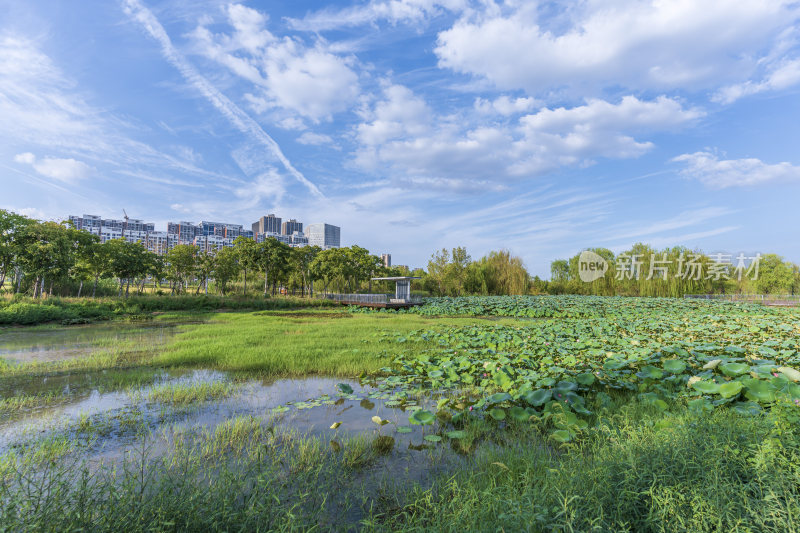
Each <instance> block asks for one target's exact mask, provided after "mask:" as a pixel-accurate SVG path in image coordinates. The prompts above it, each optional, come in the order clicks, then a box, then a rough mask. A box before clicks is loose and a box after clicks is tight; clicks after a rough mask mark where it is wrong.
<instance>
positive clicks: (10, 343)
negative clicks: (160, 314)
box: [0, 322, 177, 364]
mask: <svg viewBox="0 0 800 533" xmlns="http://www.w3.org/2000/svg"><path fill="white" fill-rule="evenodd" d="M176 325H177V324H174V323H162V322H147V323H143V324H130V323H110V324H99V325H94V324H93V325H87V326H65V327H41V328H8V329H5V330H0V359H2V360H5V361H6V362H7V363H10V364H20V363H32V362H51V361H59V360H63V359H68V358H73V357H83V356H86V355H89V354H92V353H94V352H97V351H99V350H103V349H109V348H116V347H119V346H121V345H130V346H135V347H139V348H141V347H154V348H155V347H158V346H160V345H163V344H164V343H165V342H166V341H167V340H169V338H171V337H172V336H173V335H174V334H175V330H176Z"/></svg>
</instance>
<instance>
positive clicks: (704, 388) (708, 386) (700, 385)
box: [692, 380, 719, 394]
mask: <svg viewBox="0 0 800 533" xmlns="http://www.w3.org/2000/svg"><path fill="white" fill-rule="evenodd" d="M692 388H693V389H694V390H696V391H697V392H701V393H703V394H716V393H718V392H719V385H717V384H716V383H714V382H713V381H704V380H700V381H696V382H694V383H692Z"/></svg>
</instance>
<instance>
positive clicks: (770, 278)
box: [755, 254, 794, 294]
mask: <svg viewBox="0 0 800 533" xmlns="http://www.w3.org/2000/svg"><path fill="white" fill-rule="evenodd" d="M793 282H794V273H793V272H792V265H791V263H787V262H785V261H784V260H783V258H782V257H781V256H779V255H776V254H766V255H764V256H762V257H761V261H760V262H759V265H758V279H756V280H755V286H756V289H757V290H758V292H760V293H762V294H777V293H783V294H785V293H787V292H789V291H791V290H792V284H793Z"/></svg>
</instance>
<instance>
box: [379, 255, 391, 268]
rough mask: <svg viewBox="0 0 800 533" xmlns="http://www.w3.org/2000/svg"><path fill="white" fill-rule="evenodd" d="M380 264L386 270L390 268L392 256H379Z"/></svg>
mask: <svg viewBox="0 0 800 533" xmlns="http://www.w3.org/2000/svg"><path fill="white" fill-rule="evenodd" d="M381 263H383V266H385V267H386V268H390V267H391V266H392V254H381Z"/></svg>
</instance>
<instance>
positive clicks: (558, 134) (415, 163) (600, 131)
mask: <svg viewBox="0 0 800 533" xmlns="http://www.w3.org/2000/svg"><path fill="white" fill-rule="evenodd" d="M509 102H511V101H510V100H509ZM702 115H703V112H702V111H701V110H698V109H695V108H688V109H687V108H684V107H683V106H682V105H681V103H680V102H678V101H677V100H674V99H670V98H667V97H664V96H661V97H658V98H656V99H654V100H651V101H644V100H639V99H637V98H636V97H633V96H626V97H624V98H622V100H621V101H620V102H619V103H616V104H615V103H610V102H606V101H604V100H589V101H588V102H587V103H586V104H585V105H582V106H576V107H572V108H557V109H549V108H542V109H540V110H539V111H537V112H536V113H533V114H528V115H524V116H522V117H521V118H519V119H518V120H517V121H516V122H514V123H511V124H500V125H494V126H486V125H483V124H482V123H481V121H479V120H476V117H474V116H470V115H458V114H457V115H451V116H448V115H437V114H436V113H435V112H433V111H432V110H431V108H430V107H429V106H428V105H427V104H426V102H425V101H424V100H422V99H421V98H420V97H418V96H416V95H414V94H413V93H412V92H411V91H410V90H409V89H408V88H406V87H403V86H398V85H392V86H389V87H386V88H384V94H383V99H381V100H379V101H378V102H377V103H376V104H375V105H374V106H373V107H372V109H370V110H367V111H366V112H364V113H363V117H362V118H363V119H364V122H363V123H362V124H360V125H359V126H357V128H356V133H357V139H358V141H359V142H360V147H359V149H358V150H357V152H356V159H355V160H356V163H357V164H358V165H359V166H361V167H362V168H364V169H366V170H369V171H373V172H374V171H383V172H387V173H388V175H389V176H395V177H398V179H402V180H409V179H419V178H425V179H434V180H440V182H441V183H445V184H446V183H452V182H451V181H448V180H457V181H462V182H463V181H475V180H477V181H478V182H481V181H485V180H490V181H492V182H495V183H496V184H501V183H503V182H505V181H510V180H514V179H519V178H525V177H531V176H536V175H539V174H542V173H544V172H548V171H551V170H554V169H558V168H560V167H564V166H578V165H584V166H585V165H589V164H592V163H593V162H594V158H598V157H602V158H630V157H637V156H639V155H641V154H643V153H645V152H646V151H648V150H650V149H651V148H652V146H653V145H652V143H651V142H649V141H646V140H637V139H636V138H634V137H633V135H634V134H646V133H651V132H655V131H665V130H673V129H676V128H679V127H681V126H683V125H685V124H687V123H689V122H691V121H693V120H694V119H696V118H698V117H700V116H702ZM478 118H479V117H478ZM434 182H435V181H434ZM449 188H452V187H449ZM462 188H463V185H462Z"/></svg>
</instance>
